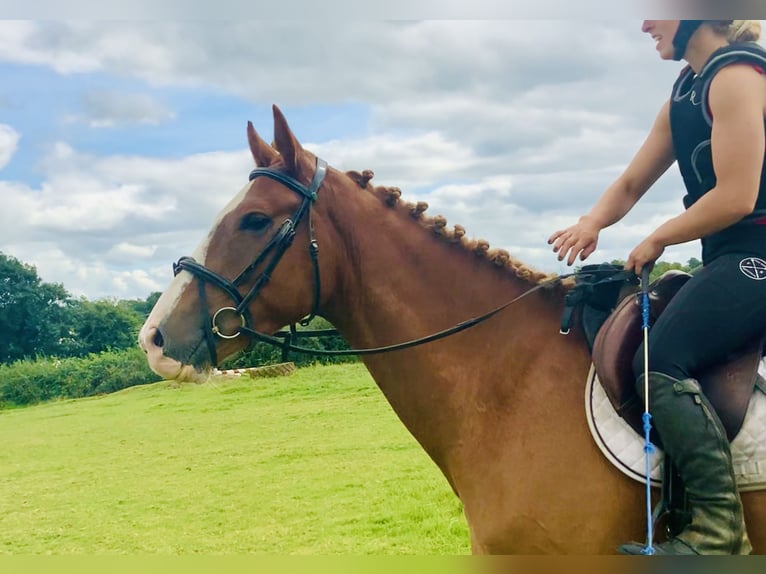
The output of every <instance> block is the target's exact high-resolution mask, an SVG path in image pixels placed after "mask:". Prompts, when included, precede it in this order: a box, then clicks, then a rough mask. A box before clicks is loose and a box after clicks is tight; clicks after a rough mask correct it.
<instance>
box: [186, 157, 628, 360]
mask: <svg viewBox="0 0 766 574" xmlns="http://www.w3.org/2000/svg"><path fill="white" fill-rule="evenodd" d="M326 174H327V163H326V162H324V161H323V160H321V159H319V158H317V160H316V170H315V171H314V176H313V178H312V180H311V183H310V184H309V186H308V187H307V186H305V185H303V184H302V183H300V182H299V181H298V180H296V179H295V178H293V177H290V176H289V175H286V174H284V173H282V172H279V171H276V170H274V169H270V168H266V167H263V168H256V169H254V170H253V171H251V172H250V178H249V179H250V181H253V180H254V179H256V178H257V177H268V178H269V179H272V180H274V181H276V182H278V183H281V184H282V185H284V186H285V187H287V188H288V189H291V190H292V191H294V192H295V193H297V194H298V195H300V196H302V197H303V201H302V202H301V205H300V207H298V209H297V210H296V212H295V213H294V214H293V216H292V217H291V218H289V219H286V220H285V221H284V222H283V223H282V225H281V226H280V227H279V229H278V230H277V232H276V233H275V234H274V236H272V238H271V239H270V240H269V242H268V243H267V244H266V247H264V249H263V250H262V251H261V252H260V253H259V254H258V255H257V256H256V257H255V258H254V259H253V261H252V262H251V263H250V264H248V265H247V266H246V267H245V268H244V269H243V270H242V271H241V272H240V273H239V274H238V275H237V276H236V277H235V278H234V279H233V280H232V281H229V280H228V279H226V278H225V277H223V276H222V275H220V274H218V273H216V272H215V271H212V270H210V269H208V268H207V267H205V266H204V265H202V264H201V263H198V262H197V261H195V260H194V259H193V258H192V257H187V256H184V257H181V258H180V259H179V260H178V261H177V262H176V263H174V264H173V274H174V275H178V273H180V272H181V271H188V272H189V273H191V274H192V275H194V277H196V278H197V281H198V286H199V297H200V312H201V318H202V324H203V325H205V324H209V325H210V329H205V330H204V334H205V341H206V343H207V347H208V351H209V353H210V358H211V360H212V364H213V365H216V364H217V363H218V360H217V351H216V339H215V337H216V336H217V337H220V338H221V339H235V338H237V337H239V336H240V335H241V334H242V333H245V334H246V335H248V336H249V337H250V343H251V344H252V342H253V341H254V340H257V341H261V342H264V343H268V344H270V345H273V346H275V347H280V348H281V349H282V352H283V354H284V353H287V352H290V351H292V352H296V353H305V354H311V355H319V356H343V355H373V354H378V353H387V352H391V351H399V350H403V349H409V348H411V347H415V346H418V345H423V344H425V343H429V342H431V341H437V340H439V339H443V338H445V337H448V336H450V335H454V334H455V333H459V332H461V331H464V330H466V329H469V328H471V327H474V326H476V325H478V324H480V323H483V322H484V321H486V320H487V319H489V318H491V317H493V316H494V315H497V314H498V313H500V312H501V311H503V310H504V309H506V308H507V307H509V306H510V305H512V304H513V303H516V302H517V301H519V300H520V299H523V298H524V297H526V296H527V295H531V294H532V293H534V292H535V291H538V290H539V289H543V288H545V287H547V286H549V285H551V284H553V283H556V282H559V281H561V280H562V279H566V278H568V277H576V276H579V275H581V274H583V272H581V271H575V272H573V273H569V274H566V275H558V276H556V277H552V278H550V279H547V280H545V281H543V282H541V283H538V284H537V285H535V286H534V287H532V288H530V289H528V290H527V291H525V292H524V293H522V294H521V295H519V296H517V297H514V298H513V299H511V300H510V301H508V302H506V303H504V304H502V305H500V306H499V307H495V308H494V309H492V310H490V311H488V312H486V313H484V314H483V315H479V316H477V317H473V318H471V319H467V320H465V321H462V322H460V323H458V324H456V325H454V326H452V327H449V328H447V329H444V330H442V331H438V332H436V333H432V334H430V335H426V336H424V337H420V338H418V339H412V340H410V341H405V342H402V343H395V344H392V345H386V346H383V347H373V348H367V349H340V350H327V349H310V348H308V347H301V346H299V345H293V344H292V342H291V339H292V336H293V335H295V334H296V333H298V332H299V331H296V330H295V328H294V326H293V327H291V329H290V331H289V332H285V331H280V332H278V333H277V334H276V335H269V334H267V333H263V332H261V331H256V330H255V329H253V328H252V327H251V325H252V318H251V316H250V311H249V310H248V306H249V304H250V303H251V302H252V301H253V299H255V297H257V296H258V294H259V293H260V292H261V290H262V289H263V288H264V287H265V286H266V284H267V283H268V282H269V280H270V279H271V273H272V272H273V271H274V269H275V268H276V266H277V264H278V263H279V261H280V260H281V259H282V256H283V255H284V254H285V252H286V251H287V249H288V248H289V247H290V245H292V242H293V239H294V238H295V233H296V228H297V227H298V224H299V223H300V222H301V220H302V219H303V217H304V216H306V215H307V216H308V225H309V254H310V256H311V262H312V265H313V267H314V295H313V301H312V308H311V313H310V314H309V316H308V317H307V318H304V319H302V320H301V321H300V324H301V325H302V326H304V327H305V326H306V325H308V324H309V322H310V321H311V320H312V319H313V318H314V317H315V316H316V315H317V313H318V311H319V304H320V298H321V291H320V287H321V283H320V276H319V258H318V254H319V247H318V244H317V240H316V235H315V232H314V225H313V222H312V219H311V205H312V204H313V202H314V201H316V198H317V193H318V191H319V188H320V187H321V185H322V182H323V181H324V178H325V176H326ZM269 255H271V257H270V258H269ZM263 263H266V266H265V269H264V270H263V271H262V272H261V274H260V275H258V277H257V278H256V279H255V282H254V283H253V286H252V287H251V288H250V289H249V290H248V292H247V293H246V294H245V295H242V294H241V293H240V291H239V289H238V286H240V285H241V284H242V282H243V281H244V280H245V279H247V277H248V276H249V275H250V274H251V273H252V272H253V271H254V270H255V269H256V268H257V267H258V266H259V265H261V264H263ZM600 271H604V272H611V273H615V271H614V270H613V269H611V270H607V269H604V270H600ZM597 272H598V271H597ZM589 273H593V271H589ZM624 273H631V274H632V272H624ZM208 283H209V284H212V285H214V286H216V287H218V288H219V289H221V290H222V291H223V292H225V293H226V294H227V295H228V296H229V297H230V298H231V299H232V301H233V302H234V306H228V307H221V308H220V309H218V310H217V311H216V312H215V313H213V315H212V317H211V316H210V315H209V312H208V310H207V308H208V305H207V298H206V294H205V285H206V284H208ZM226 315H232V316H234V317H235V320H236V321H237V322H238V323H239V325H238V327H237V328H236V330H230V331H229V332H227V331H225V330H224V329H223V328H222V327H221V325H220V323H221V321H222V320H223V319H224V318H225V316H226ZM315 334H317V335H321V334H328V335H330V334H337V331H336V330H334V329H328V330H325V331H318V332H315ZM280 337H282V338H280Z"/></svg>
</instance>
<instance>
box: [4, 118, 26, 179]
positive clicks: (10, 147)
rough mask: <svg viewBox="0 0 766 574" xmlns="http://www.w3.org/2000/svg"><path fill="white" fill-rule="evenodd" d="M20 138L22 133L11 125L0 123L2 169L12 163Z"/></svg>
mask: <svg viewBox="0 0 766 574" xmlns="http://www.w3.org/2000/svg"><path fill="white" fill-rule="evenodd" d="M20 138H21V135H20V134H19V133H18V132H17V131H16V130H14V129H13V128H12V127H11V126H8V125H5V124H0V169H3V168H4V167H5V166H6V165H8V163H10V161H11V158H13V154H15V153H16V149H17V148H18V144H19V139H20Z"/></svg>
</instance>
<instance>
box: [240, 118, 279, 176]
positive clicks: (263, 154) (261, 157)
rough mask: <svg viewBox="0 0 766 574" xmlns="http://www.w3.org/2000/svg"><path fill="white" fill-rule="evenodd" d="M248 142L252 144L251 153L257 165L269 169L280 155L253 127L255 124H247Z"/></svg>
mask: <svg viewBox="0 0 766 574" xmlns="http://www.w3.org/2000/svg"><path fill="white" fill-rule="evenodd" d="M247 141H248V143H249V144H250V153H252V154H253V159H254V160H255V165H257V166H258V167H269V166H270V165H271V164H272V163H273V162H274V160H275V159H277V157H279V154H278V153H277V150H275V149H274V148H273V147H271V146H270V145H269V144H267V143H266V142H265V141H263V139H261V136H259V135H258V132H256V131H255V128H254V127H253V122H247Z"/></svg>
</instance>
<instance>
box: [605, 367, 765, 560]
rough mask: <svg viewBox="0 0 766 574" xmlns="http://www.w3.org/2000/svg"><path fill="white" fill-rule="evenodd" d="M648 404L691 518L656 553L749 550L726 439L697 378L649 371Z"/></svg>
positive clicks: (632, 549) (638, 547) (632, 550)
mask: <svg viewBox="0 0 766 574" xmlns="http://www.w3.org/2000/svg"><path fill="white" fill-rule="evenodd" d="M643 387H644V377H643V375H642V376H641V377H640V378H639V381H638V388H639V396H643V395H644V388H643ZM649 410H650V412H651V413H652V422H653V423H654V426H655V427H656V428H657V432H658V433H659V434H660V437H662V443H663V447H664V449H665V452H666V453H667V454H668V455H669V456H670V458H671V459H672V460H673V462H674V463H675V465H676V467H677V468H678V472H679V474H680V475H681V478H682V479H683V482H684V485H685V486H686V493H687V497H688V500H689V506H690V510H691V522H690V524H689V525H688V526H687V527H686V528H685V529H684V530H682V531H681V533H680V534H679V535H678V536H676V537H675V538H673V539H671V540H669V541H667V542H663V543H661V544H657V545H655V546H654V550H655V554H750V551H751V550H752V547H751V546H750V541H749V540H748V537H747V531H746V530H745V521H744V516H743V512H742V502H741V500H740V497H739V491H738V490H737V483H736V480H735V477H734V470H733V469H732V463H731V451H730V450H729V441H728V439H727V438H726V432H725V431H724V428H723V425H722V424H721V421H720V419H719V418H718V415H717V414H716V413H715V411H714V410H713V407H712V406H711V405H710V403H709V402H708V400H707V398H706V397H705V395H704V394H703V393H702V389H701V388H700V385H699V383H698V382H697V381H695V380H694V379H684V380H682V381H679V380H677V379H674V378H672V377H669V376H667V375H664V374H662V373H655V372H650V373H649ZM644 547H645V545H643V544H638V543H630V544H624V545H622V546H620V548H619V549H618V552H620V553H622V554H643V550H644Z"/></svg>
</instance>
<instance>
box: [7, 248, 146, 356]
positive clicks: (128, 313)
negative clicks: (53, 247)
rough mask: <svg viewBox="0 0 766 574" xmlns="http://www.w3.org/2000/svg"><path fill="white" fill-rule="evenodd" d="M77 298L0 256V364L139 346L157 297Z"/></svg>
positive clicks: (29, 267)
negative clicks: (92, 299) (128, 298)
mask: <svg viewBox="0 0 766 574" xmlns="http://www.w3.org/2000/svg"><path fill="white" fill-rule="evenodd" d="M159 295H160V294H159V293H152V294H151V295H149V297H147V298H146V299H144V300H138V299H137V300H109V299H103V300H97V301H90V300H88V299H86V298H84V297H81V298H75V297H73V296H72V295H71V294H70V293H69V292H67V290H66V289H65V288H64V286H63V285H62V284H60V283H46V282H44V281H42V279H41V278H40V277H39V275H38V274H37V269H36V268H35V267H34V266H32V265H29V264H27V263H23V262H22V261H19V260H18V259H16V258H15V257H12V256H10V255H6V254H4V253H2V252H0V364H2V363H5V364H7V363H11V362H13V361H17V360H20V359H25V358H35V357H61V358H64V357H82V356H86V355H89V354H93V353H101V352H104V351H109V350H120V349H127V348H130V347H135V345H136V337H137V334H138V330H139V329H140V327H141V325H142V324H143V321H144V319H145V318H146V316H147V315H148V313H149V311H150V310H151V309H152V307H153V306H154V303H155V302H156V301H157V299H158V298H159Z"/></svg>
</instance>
